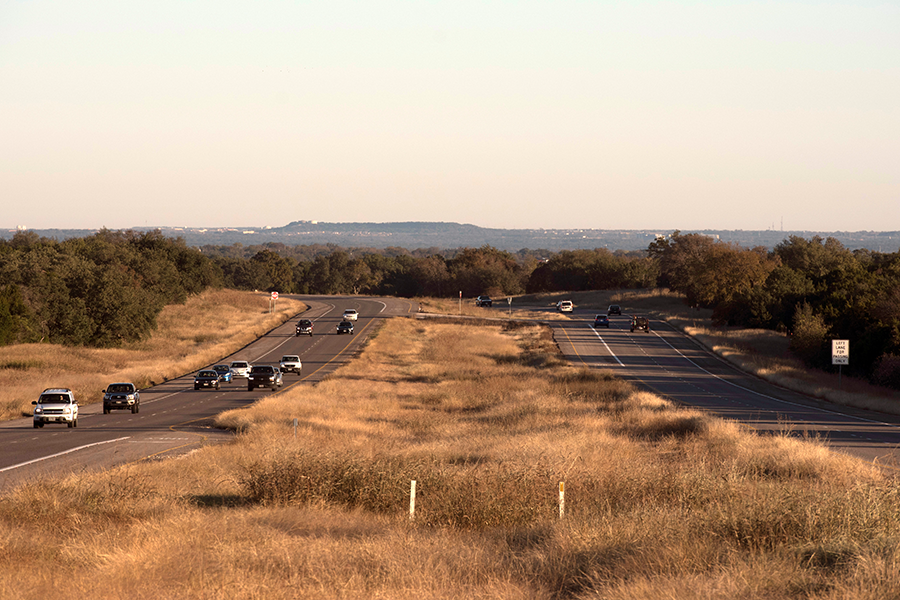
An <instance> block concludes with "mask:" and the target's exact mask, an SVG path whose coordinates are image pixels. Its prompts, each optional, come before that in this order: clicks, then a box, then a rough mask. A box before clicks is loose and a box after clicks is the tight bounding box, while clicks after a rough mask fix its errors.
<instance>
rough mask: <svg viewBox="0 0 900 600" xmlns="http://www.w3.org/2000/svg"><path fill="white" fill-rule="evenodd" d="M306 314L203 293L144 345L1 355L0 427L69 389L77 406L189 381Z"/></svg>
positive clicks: (1, 350) (47, 348) (0, 351)
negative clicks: (132, 389)
mask: <svg viewBox="0 0 900 600" xmlns="http://www.w3.org/2000/svg"><path fill="white" fill-rule="evenodd" d="M304 308H305V305H303V304H302V303H301V302H298V301H296V300H291V299H289V298H282V299H281V301H280V302H279V303H278V310H277V312H275V313H269V310H268V296H266V295H263V294H256V293H252V292H238V291H235V290H207V291H206V292H204V293H202V294H200V295H199V296H194V297H191V298H189V299H188V300H187V302H185V303H184V304H179V305H171V306H167V307H165V308H164V309H163V311H162V313H160V315H159V319H158V321H157V329H156V331H155V332H153V335H152V336H151V337H150V338H148V339H147V340H145V341H142V342H138V343H134V344H129V345H127V346H125V347H122V348H104V349H91V348H73V347H66V346H60V345H58V344H19V345H14V346H3V347H0V419H13V418H18V417H22V416H28V415H30V414H31V409H32V406H31V402H32V400H35V399H37V397H38V395H39V394H40V393H41V391H43V390H44V389H46V388H48V387H67V388H71V389H72V390H73V391H74V392H75V397H76V398H77V399H78V401H79V403H81V404H90V403H92V402H99V401H101V400H102V398H103V394H102V390H103V389H105V388H106V386H107V384H109V383H112V382H115V381H132V382H134V383H135V384H136V385H137V386H138V387H139V388H144V387H147V386H150V385H153V384H154V383H160V382H163V381H166V380H168V379H172V378H175V377H178V376H180V375H184V374H185V373H190V372H191V371H194V370H196V369H199V368H201V367H204V366H206V365H208V364H210V363H212V362H214V361H216V360H218V359H219V358H221V357H223V356H227V355H229V354H231V353H233V352H234V351H236V350H238V349H239V348H241V347H243V346H244V345H246V344H248V343H250V342H251V341H253V340H254V339H256V338H257V337H259V336H260V335H262V334H263V333H265V332H266V331H269V330H270V329H272V328H273V327H275V326H277V325H279V324H281V323H283V322H284V321H285V320H287V318H288V317H290V316H292V315H294V314H297V313H298V312H300V311H301V310H303V309H304Z"/></svg>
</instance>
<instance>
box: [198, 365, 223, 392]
mask: <svg viewBox="0 0 900 600" xmlns="http://www.w3.org/2000/svg"><path fill="white" fill-rule="evenodd" d="M200 388H213V389H216V390H217V389H219V374H218V373H216V372H215V371H213V370H212V369H204V370H203V371H200V372H199V373H197V375H196V376H195V377H194V389H195V390H199V389H200Z"/></svg>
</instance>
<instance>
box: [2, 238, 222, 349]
mask: <svg viewBox="0 0 900 600" xmlns="http://www.w3.org/2000/svg"><path fill="white" fill-rule="evenodd" d="M210 287H213V288H216V287H222V274H221V272H220V271H219V269H218V267H217V266H216V265H215V264H214V263H213V262H212V261H211V260H210V259H209V258H207V257H206V256H204V255H203V254H202V253H201V252H199V251H198V250H197V249H196V248H188V247H187V246H186V245H185V243H184V241H182V240H180V239H171V238H166V237H164V236H163V235H161V234H160V233H159V232H158V231H150V232H146V233H136V232H134V231H109V230H107V229H102V230H100V231H99V232H97V233H96V234H94V235H91V236H88V237H84V238H72V239H68V240H64V241H62V242H59V241H57V240H54V239H47V238H41V237H39V236H38V235H37V234H35V233H33V232H18V233H16V234H15V235H14V236H13V238H12V239H11V240H9V241H7V240H0V346H2V345H8V344H20V343H34V342H48V343H54V344H65V345H67V346H85V347H92V348H113V347H121V346H122V345H123V344H126V343H130V342H136V341H140V340H143V339H147V337H149V336H150V334H151V333H152V332H153V330H154V329H155V328H156V325H157V318H158V316H159V313H160V311H161V310H162V309H163V307H164V306H166V305H169V304H180V303H183V302H185V301H186V300H187V299H188V298H189V297H191V296H193V295H196V294H199V293H200V292H202V291H203V290H206V289H207V288H210Z"/></svg>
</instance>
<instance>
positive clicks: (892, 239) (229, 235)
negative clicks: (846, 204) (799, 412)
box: [0, 221, 900, 252]
mask: <svg viewBox="0 0 900 600" xmlns="http://www.w3.org/2000/svg"><path fill="white" fill-rule="evenodd" d="M133 229H134V230H135V231H148V230H153V229H159V230H160V231H161V232H162V233H163V234H164V235H166V236H169V237H181V238H183V239H184V240H185V242H186V243H187V244H188V245H191V246H204V245H207V244H210V245H216V246H230V245H232V244H242V245H245V246H250V245H256V244H265V243H268V242H276V243H282V244H285V245H288V246H297V245H311V244H334V245H336V246H341V247H345V248H386V247H389V246H394V247H399V248H407V249H411V250H412V249H416V248H435V249H442V248H461V247H476V248H477V247H480V246H484V245H486V244H487V245H490V246H494V247H495V248H500V249H501V250H509V251H516V250H521V249H523V248H529V249H532V250H549V251H559V250H578V249H594V248H608V249H609V250H644V249H646V248H647V246H648V245H649V244H650V242H652V241H653V240H654V239H655V238H656V236H658V235H667V234H670V233H672V231H673V229H674V228H673V229H668V230H666V229H654V230H636V229H631V230H626V229H490V228H485V227H478V226H476V225H466V224H460V223H433V222H404V223H320V222H316V221H293V222H291V223H288V224H287V225H284V226H283V227H272V226H265V227H253V226H247V227H209V228H200V227H134V228H133ZM31 231H34V232H35V233H37V234H38V235H40V236H44V237H50V238H56V239H65V238H70V237H83V236H86V235H91V234H92V233H94V232H96V231H97V230H96V229H90V230H89V229H34V230H31ZM15 232H16V230H15V229H12V230H3V231H0V237H3V238H6V239H9V238H11V237H12V236H13V235H14V234H15ZM681 232H682V233H700V234H703V235H708V236H711V237H716V238H718V239H721V240H723V241H728V242H736V243H738V244H740V245H742V246H745V247H753V246H764V247H766V248H769V249H771V248H773V247H774V246H775V245H776V244H779V243H780V242H782V241H783V240H785V239H787V238H788V236H791V235H796V236H800V237H803V238H807V239H809V238H811V237H813V236H816V235H818V236H821V237H823V238H824V237H833V238H835V239H837V240H838V241H840V242H841V243H842V244H843V245H844V246H846V247H847V248H850V249H851V250H856V249H858V248H866V249H869V250H872V251H876V252H897V251H898V250H900V231H883V232H877V231H857V232H845V231H837V232H834V231H832V232H822V231H775V230H765V231H751V230H687V229H683V230H681Z"/></svg>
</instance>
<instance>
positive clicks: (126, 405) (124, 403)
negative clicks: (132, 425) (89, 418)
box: [103, 382, 141, 415]
mask: <svg viewBox="0 0 900 600" xmlns="http://www.w3.org/2000/svg"><path fill="white" fill-rule="evenodd" d="M116 409H127V410H130V411H131V413H132V414H135V413H139V412H141V393H140V392H139V391H138V389H137V387H135V385H134V384H133V383H125V382H123V383H111V384H109V385H108V386H106V389H105V390H103V414H104V415H108V414H109V412H110V411H111V410H116Z"/></svg>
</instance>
